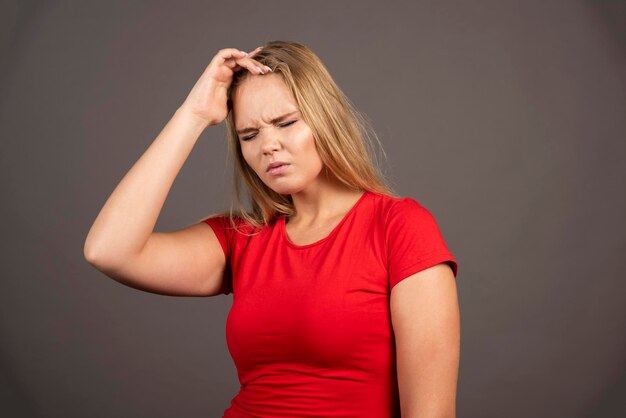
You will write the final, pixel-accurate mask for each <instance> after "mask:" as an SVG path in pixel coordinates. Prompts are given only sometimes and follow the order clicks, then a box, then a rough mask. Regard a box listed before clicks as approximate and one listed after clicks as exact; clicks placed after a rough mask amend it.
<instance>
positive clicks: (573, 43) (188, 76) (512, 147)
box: [0, 0, 626, 418]
mask: <svg viewBox="0 0 626 418" xmlns="http://www.w3.org/2000/svg"><path fill="white" fill-rule="evenodd" d="M0 16H2V17H1V18H0V19H1V21H0V27H1V28H2V29H1V30H2V33H1V35H2V42H1V45H0V47H1V52H2V53H1V54H0V57H1V58H0V59H1V60H2V61H1V62H0V64H2V66H1V68H2V73H1V74H0V75H1V77H2V82H1V84H0V86H1V101H0V106H1V107H0V138H1V142H0V146H1V154H0V159H1V160H0V161H1V177H0V186H1V190H0V192H1V196H2V206H1V211H2V213H1V215H2V219H3V224H4V227H3V231H4V233H3V240H2V251H1V252H0V254H1V257H2V259H1V262H2V280H1V282H0V286H1V288H0V311H1V322H0V338H1V346H0V350H1V351H0V405H1V408H2V410H0V413H4V414H3V416H8V415H6V413H10V414H11V415H10V416H15V417H85V416H89V417H114V416H115V417H209V416H210V417H217V416H221V413H222V412H223V410H224V409H226V408H227V407H228V405H229V401H230V399H231V398H232V397H233V396H234V395H235V394H236V392H237V390H238V381H237V375H236V369H235V367H234V365H233V363H232V360H231V358H230V356H229V353H228V351H227V347H226V342H225V333H224V326H225V319H226V316H227V314H228V309H229V307H230V304H231V301H232V295H229V296H221V297H215V298H193V297H191V298H190V297H167V296H160V295H155V294H150V293H146V292H141V291H138V290H135V289H132V288H129V287H125V286H123V285H121V284H119V283H117V282H115V281H113V280H111V279H109V278H107V277H106V276H105V275H103V274H101V273H100V272H98V271H97V270H95V269H94V268H93V267H91V266H90V265H89V264H88V263H87V262H86V261H85V260H84V259H83V253H82V249H83V243H84V240H85V237H86V234H87V232H88V230H89V227H90V226H91V224H92V222H93V220H94V219H95V217H96V215H97V214H98V211H99V210H100V208H101V207H102V205H103V204H104V202H105V200H106V199H107V197H108V196H109V194H110V193H111V192H112V191H113V189H114V188H115V186H116V185H117V183H118V182H119V181H120V180H121V178H122V177H123V176H124V174H125V173H126V172H127V171H128V169H130V167H131V166H132V164H133V163H134V162H135V161H136V160H137V159H138V158H139V157H140V156H141V154H142V153H143V152H144V151H145V150H146V148H147V147H148V146H149V145H150V143H151V142H152V140H154V138H155V137H156V135H157V134H158V133H159V132H160V130H161V129H162V128H163V126H164V125H165V123H166V122H167V121H168V120H169V118H170V117H171V116H172V114H173V112H174V111H175V109H176V108H177V107H178V106H179V105H180V104H181V103H182V101H183V100H184V98H185V97H186V95H187V93H188V92H189V90H190V89H191V87H192V86H193V84H194V83H195V81H196V80H197V78H198V77H199V75H200V73H201V72H202V71H203V70H204V68H205V67H206V65H208V63H209V61H210V59H211V58H212V56H213V54H214V53H215V52H216V51H217V50H218V49H220V48H224V47H237V48H242V49H246V50H250V49H253V48H254V47H256V46H258V45H260V44H262V43H263V42H267V41H271V40H275V39H281V40H296V41H300V42H303V43H304V44H306V45H308V46H309V47H310V48H312V49H313V51H315V52H316V53H317V54H318V55H319V56H320V58H321V59H322V61H323V62H324V63H325V64H326V65H327V67H328V69H329V70H330V72H331V74H332V75H333V76H334V77H335V79H336V81H337V83H338V84H339V86H340V87H341V88H342V89H343V90H344V91H345V93H346V94H347V95H348V97H349V98H350V99H351V100H352V101H353V102H354V103H355V105H356V106H357V108H358V109H360V110H361V111H362V112H364V113H365V114H366V115H367V116H368V117H369V118H370V120H371V122H372V125H373V126H374V129H375V130H376V131H377V133H378V134H379V136H380V138H381V141H382V142H383V145H384V148H385V150H386V152H387V154H388V157H389V159H388V165H387V166H386V171H387V172H388V173H389V175H390V177H391V178H392V180H393V183H394V185H395V186H396V188H397V190H398V192H400V193H401V194H402V195H405V196H411V197H413V198H415V199H416V200H418V201H419V202H420V203H422V204H423V205H424V206H426V207H427V208H428V209H430V210H431V212H432V213H433V214H434V215H435V217H436V218H437V221H438V223H439V225H440V228H441V229H442V232H443V234H444V237H445V238H446V242H447V243H448V246H449V248H450V249H451V251H452V252H453V253H454V254H455V256H456V257H457V259H458V261H459V276H458V278H457V280H458V288H459V299H460V305H461V318H462V332H461V333H462V340H461V363H460V373H459V386H458V416H459V417H509V418H514V417H617V416H622V417H623V416H626V406H625V398H626V380H625V379H626V376H625V374H624V372H625V360H626V333H625V332H624V330H625V329H626V326H625V325H626V324H625V323H626V312H625V311H626V307H625V306H626V305H625V304H624V287H625V284H624V278H623V271H624V266H625V262H624V254H625V253H626V248H625V247H626V246H625V238H626V234H625V221H624V214H625V213H626V195H625V193H624V180H625V178H626V176H625V174H626V168H625V164H624V159H625V157H626V140H625V138H626V122H625V115H626V85H625V84H626V54H625V50H626V29H625V28H626V7H625V4H624V2H621V1H594V2H591V1H523V2H522V1H519V2H518V1H516V2H513V1H496V0H492V1H480V2H462V1H457V2H452V1H420V2H411V3H409V2H406V3H403V4H394V3H383V2H373V1H358V2H357V1H352V2H347V1H336V2H297V4H296V2H292V1H261V2H256V1H250V2H244V1H237V2H226V1H223V2H208V1H194V2H192V1H188V2H173V1H153V2H147V1H143V2H140V1H133V2H127V1H115V2H112V1H106V2H105V1H101V2H85V1H71V2H43V1H41V2H36V1H35V2H34V1H20V2H19V3H17V2H4V3H3V4H2V10H0ZM226 152H227V148H226V143H225V129H224V126H223V125H220V126H216V127H210V128H208V129H207V130H206V131H205V132H204V133H203V134H202V136H201V138H200V139H199V141H198V143H197V145H196V147H195V148H194V150H193V152H192V154H191V156H190V158H189V160H188V161H187V163H186V164H185V166H184V168H183V169H182V171H181V173H180V175H179V176H178V178H177V180H176V182H175V183H174V186H173V188H172V190H171V192H170V194H169V196H168V199H167V202H166V204H165V206H164V208H163V211H162V212H161V215H160V218H159V220H158V223H157V226H156V229H157V230H160V231H164V230H173V229H178V228H181V227H183V226H186V225H188V224H191V223H193V222H196V221H197V220H198V219H200V218H201V217H203V216H205V215H207V214H210V213H212V212H215V211H218V210H222V209H226V208H227V207H228V198H229V193H230V190H231V168H232V164H231V163H230V162H227V161H226Z"/></svg>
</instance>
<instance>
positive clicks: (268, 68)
mask: <svg viewBox="0 0 626 418" xmlns="http://www.w3.org/2000/svg"><path fill="white" fill-rule="evenodd" d="M264 67H265V68H267V71H272V69H271V68H270V67H268V66H267V65H264Z"/></svg>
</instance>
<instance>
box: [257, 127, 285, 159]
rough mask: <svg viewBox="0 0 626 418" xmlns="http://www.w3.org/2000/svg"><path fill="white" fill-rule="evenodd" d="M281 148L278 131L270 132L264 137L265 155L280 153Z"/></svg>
mask: <svg viewBox="0 0 626 418" xmlns="http://www.w3.org/2000/svg"><path fill="white" fill-rule="evenodd" d="M280 147H281V143H280V138H279V136H278V133H277V132H276V131H274V130H269V131H268V132H266V133H265V135H263V138H262V144H261V149H262V151H263V153H264V154H272V153H273V152H274V151H278V150H279V149H280Z"/></svg>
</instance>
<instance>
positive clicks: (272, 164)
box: [265, 161, 288, 171]
mask: <svg viewBox="0 0 626 418" xmlns="http://www.w3.org/2000/svg"><path fill="white" fill-rule="evenodd" d="M287 164H288V163H285V162H282V161H275V162H273V163H271V164H270V165H268V166H267V169H266V170H265V171H270V170H271V169H272V168H276V167H280V166H281V165H287Z"/></svg>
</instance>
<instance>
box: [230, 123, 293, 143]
mask: <svg viewBox="0 0 626 418" xmlns="http://www.w3.org/2000/svg"><path fill="white" fill-rule="evenodd" d="M297 121H298V119H296V120H292V121H291V122H287V123H283V124H281V125H278V126H280V127H281V128H284V127H286V126H289V125H293V124H294V123H296V122H297ZM255 136H256V135H249V136H246V137H243V138H241V140H242V141H247V140H249V139H252V138H254V137H255Z"/></svg>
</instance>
